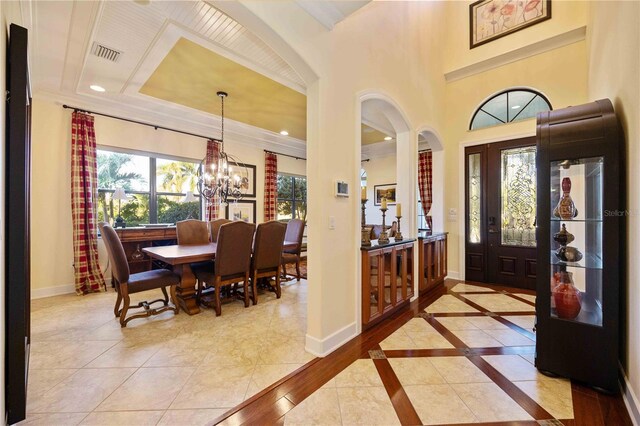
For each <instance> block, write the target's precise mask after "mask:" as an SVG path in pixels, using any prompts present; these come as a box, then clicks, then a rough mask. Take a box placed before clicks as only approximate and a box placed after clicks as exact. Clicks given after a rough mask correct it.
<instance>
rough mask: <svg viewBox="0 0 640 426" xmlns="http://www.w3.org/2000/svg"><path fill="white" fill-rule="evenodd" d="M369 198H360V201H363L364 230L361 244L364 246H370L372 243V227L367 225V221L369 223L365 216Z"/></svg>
mask: <svg viewBox="0 0 640 426" xmlns="http://www.w3.org/2000/svg"><path fill="white" fill-rule="evenodd" d="M367 201H369V200H367V199H366V198H363V199H361V200H360V202H361V203H362V219H361V222H362V230H361V238H360V245H362V246H370V245H371V229H370V228H367V227H366V223H367V219H366V216H365V210H366V204H367Z"/></svg>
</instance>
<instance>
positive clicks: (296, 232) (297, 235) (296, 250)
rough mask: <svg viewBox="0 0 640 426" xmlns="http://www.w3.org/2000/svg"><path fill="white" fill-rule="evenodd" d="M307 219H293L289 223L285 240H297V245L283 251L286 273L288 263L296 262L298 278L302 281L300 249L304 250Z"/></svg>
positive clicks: (283, 263) (285, 272) (283, 264)
mask: <svg viewBox="0 0 640 426" xmlns="http://www.w3.org/2000/svg"><path fill="white" fill-rule="evenodd" d="M304 225H305V221H304V220H300V219H291V220H290V221H289V222H288V223H287V233H286V234H285V237H284V239H285V241H295V242H296V246H295V247H293V248H288V249H285V250H283V252H282V266H283V268H284V274H285V275H286V274H287V265H288V264H290V263H295V264H296V278H297V280H298V281H300V251H301V250H302V235H303V234H304Z"/></svg>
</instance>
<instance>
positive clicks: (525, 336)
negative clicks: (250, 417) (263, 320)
mask: <svg viewBox="0 0 640 426" xmlns="http://www.w3.org/2000/svg"><path fill="white" fill-rule="evenodd" d="M520 296H527V297H521V298H523V299H525V300H527V301H530V302H534V301H535V297H531V296H530V295H522V294H520V295H518V297H520ZM468 302H471V303H468ZM478 308H481V309H478ZM500 312H505V313H508V315H507V316H505V317H500ZM494 313H497V315H494ZM533 324H534V307H533V306H532V304H528V303H524V302H522V301H521V300H518V299H517V298H515V297H512V296H510V295H509V294H505V293H502V292H497V291H494V290H492V289H489V288H487V287H481V286H475V285H469V284H463V283H461V284H457V285H455V286H454V287H453V288H451V289H450V291H449V292H448V294H445V295H443V296H441V297H440V298H439V299H438V300H436V301H435V302H433V303H432V304H430V305H429V306H428V307H427V308H426V309H425V311H424V312H422V313H420V315H419V316H417V317H415V318H413V319H411V320H409V321H408V322H407V323H406V324H404V325H403V326H402V327H400V328H399V329H397V330H396V331H395V332H394V333H393V334H391V335H390V336H389V337H387V338H386V339H384V340H383V341H381V342H380V344H379V347H380V348H381V349H382V351H375V350H372V351H370V352H369V356H368V357H366V358H363V359H358V360H357V361H355V362H353V363H352V364H351V365H349V366H348V367H347V368H346V369H344V370H343V371H342V372H340V373H339V374H337V375H336V376H335V378H334V379H333V380H331V381H330V382H328V383H327V384H326V385H325V386H323V387H322V388H320V389H319V390H317V391H316V392H314V393H313V394H311V396H309V397H308V398H307V399H305V400H304V401H303V402H302V403H300V404H298V405H297V406H295V407H294V408H293V409H292V410H291V411H289V412H288V413H287V414H286V415H285V416H284V423H285V424H287V425H297V424H327V425H339V424H344V425H347V424H361V425H376V424H381V425H392V424H400V423H401V422H402V423H411V420H410V419H411V415H412V414H413V415H414V416H417V419H416V422H418V419H419V423H422V424H456V423H484V422H514V421H528V420H529V421H533V420H542V419H552V418H555V419H563V420H566V419H572V418H573V417H574V416H573V402H572V392H571V383H570V382H569V381H568V380H564V379H551V378H548V377H546V376H543V375H541V374H540V373H538V371H537V370H536V368H535V367H534V366H533V364H532V362H533V353H534V349H535V341H534V340H533V339H534V338H535V335H534V333H533ZM460 349H463V350H465V351H467V354H465V355H464V356H462V355H461V353H460ZM482 353H489V355H482ZM312 368H313V367H312ZM396 380H397V382H396ZM394 383H396V384H395V385H394ZM514 385H515V386H514ZM520 391H521V392H520ZM390 395H392V396H393V398H391V397H390ZM403 398H405V399H408V401H406V400H405V402H407V403H405V404H404V405H403V403H402V402H401V400H402V399H403ZM531 407H535V408H534V409H532V408H531ZM532 414H534V415H535V418H534V416H533V415H532ZM414 418H415V417H414Z"/></svg>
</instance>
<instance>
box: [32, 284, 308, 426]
mask: <svg viewBox="0 0 640 426" xmlns="http://www.w3.org/2000/svg"><path fill="white" fill-rule="evenodd" d="M306 286H307V284H306V281H305V280H301V281H300V282H296V281H295V280H292V281H289V282H287V283H283V290H282V298H281V299H279V300H278V299H276V298H275V294H273V293H271V292H263V293H261V294H260V295H259V299H258V305H256V306H250V307H249V308H247V309H245V308H244V305H243V304H242V302H240V301H237V302H235V301H234V302H230V303H227V304H224V305H223V306H222V316H220V317H217V318H216V317H215V314H214V312H213V311H212V310H210V309H206V310H203V311H202V312H201V313H200V314H198V315H194V316H191V317H190V316H189V315H187V314H185V313H184V312H180V314H179V315H177V316H174V315H173V313H171V312H166V313H163V314H161V315H158V316H155V317H150V318H144V319H138V320H133V321H131V322H130V323H129V324H128V326H127V327H126V328H124V329H123V328H120V325H119V323H118V321H117V320H116V318H115V317H114V316H113V304H114V303H115V294H114V293H113V291H109V292H107V293H97V294H91V295H88V296H84V297H77V296H75V295H67V296H57V297H51V298H47V299H39V300H35V301H33V304H32V325H31V327H32V334H31V335H32V347H31V364H30V371H29V388H28V389H29V391H28V401H27V413H28V414H27V419H26V420H25V421H24V422H23V423H24V424H42V425H76V424H83V425H85V424H91V425H119V426H122V425H143V424H151V425H155V424H167V425H168V424H172V425H197V424H210V423H211V421H212V420H213V419H215V418H216V417H218V416H220V415H221V414H223V413H224V412H226V411H227V410H228V409H229V408H232V407H234V406H236V405H237V404H239V403H241V402H242V401H244V400H245V399H247V398H249V397H251V396H252V395H254V394H255V393H257V392H259V391H260V390H262V389H264V388H266V387H267V386H269V385H270V384H272V383H274V382H276V381H277V380H279V379H280V378H282V377H284V376H286V375H287V374H289V373H291V372H293V371H295V370H296V369H298V368H299V367H301V366H302V365H303V364H305V363H307V362H308V361H310V360H312V359H313V356H312V355H310V354H309V353H307V352H305V350H304V344H305V332H306V314H307V313H306V300H307V287H306ZM134 297H135V300H132V304H135V303H137V300H142V299H147V298H156V297H154V295H151V296H150V295H149V294H146V295H145V294H144V293H142V294H139V295H133V297H132V299H133V298H134Z"/></svg>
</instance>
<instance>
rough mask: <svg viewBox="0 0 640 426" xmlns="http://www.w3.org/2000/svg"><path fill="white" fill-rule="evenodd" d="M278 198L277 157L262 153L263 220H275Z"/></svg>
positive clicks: (269, 153)
mask: <svg viewBox="0 0 640 426" xmlns="http://www.w3.org/2000/svg"><path fill="white" fill-rule="evenodd" d="M277 198H278V157H277V156H276V154H273V153H271V152H265V153H264V220H265V222H267V221H270V220H275V218H276V203H277Z"/></svg>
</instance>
